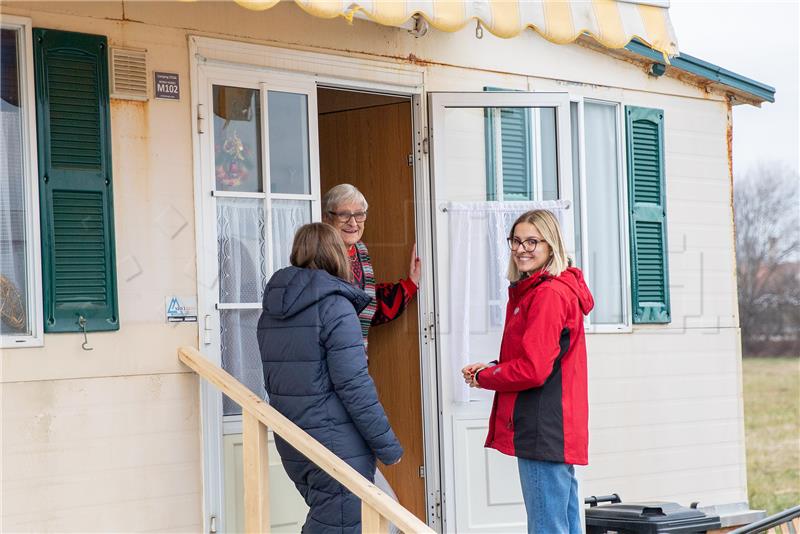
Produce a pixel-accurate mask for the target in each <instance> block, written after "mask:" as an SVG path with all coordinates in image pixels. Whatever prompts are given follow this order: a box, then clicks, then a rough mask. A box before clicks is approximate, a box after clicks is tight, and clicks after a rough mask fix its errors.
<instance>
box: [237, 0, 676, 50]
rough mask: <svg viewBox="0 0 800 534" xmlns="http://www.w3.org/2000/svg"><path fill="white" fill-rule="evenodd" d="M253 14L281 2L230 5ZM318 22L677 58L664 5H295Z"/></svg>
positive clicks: (492, 1) (366, 0)
mask: <svg viewBox="0 0 800 534" xmlns="http://www.w3.org/2000/svg"><path fill="white" fill-rule="evenodd" d="M234 1H235V2H236V3H237V4H239V5H241V6H244V7H246V8H248V9H253V10H258V11H261V10H264V9H269V8H271V7H273V6H274V5H275V4H277V3H278V2H279V1H280V0H234ZM295 3H297V5H299V6H300V7H301V8H302V9H303V10H305V11H306V12H307V13H309V14H311V15H313V16H315V17H322V18H334V17H344V18H347V19H348V20H352V18H353V16H355V15H356V13H359V16H364V17H366V18H368V19H369V20H372V21H373V22H377V23H378V24H383V25H385V26H401V25H403V24H405V23H407V22H408V21H409V19H411V18H412V17H414V16H415V15H419V16H421V17H424V18H425V20H426V21H427V22H428V24H430V25H431V26H433V27H434V28H436V29H438V30H441V31H445V32H454V31H457V30H460V29H461V28H463V27H464V26H465V25H467V24H469V23H471V22H472V21H475V20H477V21H480V24H481V25H482V26H483V27H484V28H486V30H487V31H490V32H492V33H493V34H494V35H496V36H498V37H504V38H508V37H514V36H516V35H518V34H519V33H520V32H522V31H523V30H525V29H526V28H531V29H533V30H535V31H536V32H538V33H539V34H541V35H542V36H543V37H544V38H545V39H547V40H548V41H552V42H554V43H558V44H566V43H571V42H573V41H575V40H576V39H578V38H579V37H580V36H581V35H583V34H588V35H590V36H591V37H593V38H594V39H595V40H596V41H597V42H599V43H600V44H602V45H603V46H605V47H608V48H623V47H625V45H627V44H628V43H629V42H630V41H631V40H632V39H634V38H637V39H639V40H641V41H643V42H645V43H646V44H648V45H649V46H650V47H651V48H653V49H655V50H658V51H659V52H661V53H662V54H664V55H665V56H674V55H675V54H677V53H678V45H677V40H676V39H675V32H674V30H673V28H672V24H671V22H670V19H669V0H649V1H647V0H639V1H637V0H363V1H361V2H350V1H348V0H295Z"/></svg>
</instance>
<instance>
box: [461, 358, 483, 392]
mask: <svg viewBox="0 0 800 534" xmlns="http://www.w3.org/2000/svg"><path fill="white" fill-rule="evenodd" d="M486 367H489V366H488V365H487V364H485V363H480V362H478V363H471V364H469V365H467V366H465V367H464V368H463V369H461V374H462V375H463V376H464V382H465V383H467V384H469V387H471V388H479V387H480V385H478V382H476V381H475V375H476V374H477V373H478V371H480V370H481V369H485V368H486Z"/></svg>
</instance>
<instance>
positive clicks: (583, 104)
mask: <svg viewBox="0 0 800 534" xmlns="http://www.w3.org/2000/svg"><path fill="white" fill-rule="evenodd" d="M570 110H571V115H572V116H571V123H572V145H573V146H572V157H573V182H574V187H573V202H574V207H575V234H576V235H575V242H576V262H577V264H578V266H579V267H580V268H581V269H583V271H584V274H585V276H586V279H587V283H588V284H589V287H590V288H591V289H592V292H593V294H594V297H595V308H594V310H593V311H592V313H591V314H590V315H589V324H590V325H591V328H592V329H593V330H594V331H604V330H611V331H619V330H620V329H622V328H624V327H625V326H626V325H627V324H628V323H629V317H628V315H629V314H628V308H629V306H628V305H627V303H628V290H627V287H628V282H627V281H628V274H627V272H628V270H627V265H628V263H627V261H626V257H627V251H626V246H625V245H626V243H627V233H626V227H625V220H626V219H625V202H624V198H625V197H624V179H623V178H624V177H623V172H622V171H623V165H622V161H623V160H622V128H621V119H620V113H621V110H620V106H619V105H618V104H615V103H609V102H600V101H592V100H588V99H587V100H583V99H579V100H576V101H573V102H572V104H571V108H570Z"/></svg>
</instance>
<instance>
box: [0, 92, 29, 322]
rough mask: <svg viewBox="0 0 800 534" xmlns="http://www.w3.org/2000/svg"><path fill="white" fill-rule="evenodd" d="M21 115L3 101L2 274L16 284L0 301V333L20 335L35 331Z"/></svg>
mask: <svg viewBox="0 0 800 534" xmlns="http://www.w3.org/2000/svg"><path fill="white" fill-rule="evenodd" d="M20 117H21V111H20V108H19V107H17V106H14V105H12V104H9V103H8V102H6V101H5V100H0V275H2V276H4V277H5V278H6V281H5V283H6V284H10V285H11V286H12V287H10V288H5V289H6V290H8V292H7V296H8V299H9V301H8V302H0V304H2V306H0V307H5V308H6V312H5V313H4V315H6V314H7V316H6V317H5V318H4V319H0V332H2V333H4V334H16V335H19V334H30V333H31V325H29V324H27V323H28V321H27V319H28V317H27V316H28V294H27V293H28V283H27V246H26V238H25V207H26V206H27V201H26V200H27V199H26V198H25V184H24V183H23V180H24V179H25V176H24V174H23V166H22V125H21V123H20ZM37 202H38V199H37ZM16 297H19V298H16Z"/></svg>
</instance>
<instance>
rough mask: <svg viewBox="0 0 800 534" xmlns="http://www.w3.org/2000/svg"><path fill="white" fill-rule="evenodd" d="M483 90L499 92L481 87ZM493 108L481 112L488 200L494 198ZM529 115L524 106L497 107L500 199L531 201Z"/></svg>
mask: <svg viewBox="0 0 800 534" xmlns="http://www.w3.org/2000/svg"><path fill="white" fill-rule="evenodd" d="M484 90H485V91H501V90H502V89H496V88H492V87H485V88H484ZM492 109H493V108H487V109H486V110H485V111H484V126H485V129H486V135H485V140H486V191H487V195H486V197H487V199H488V200H496V198H495V196H496V195H495V183H496V182H497V176H496V172H495V161H496V153H495V120H496V114H494V115H493V114H492ZM531 146H532V143H531V118H530V110H529V109H527V108H500V147H501V153H502V166H501V171H502V173H503V176H502V179H503V199H504V200H531V199H532V198H533V192H532V188H531V186H532V184H531V182H532V180H531V174H532V167H533V161H532V160H533V158H532V149H531Z"/></svg>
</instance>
